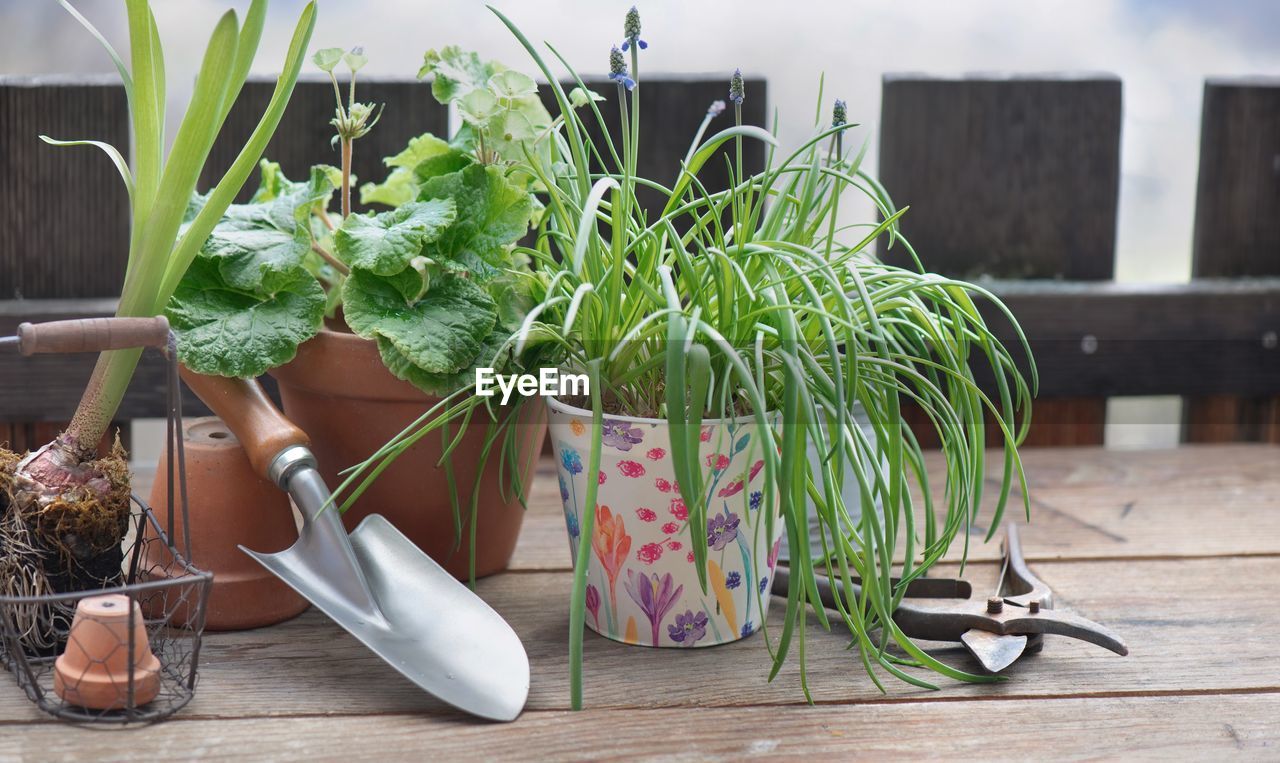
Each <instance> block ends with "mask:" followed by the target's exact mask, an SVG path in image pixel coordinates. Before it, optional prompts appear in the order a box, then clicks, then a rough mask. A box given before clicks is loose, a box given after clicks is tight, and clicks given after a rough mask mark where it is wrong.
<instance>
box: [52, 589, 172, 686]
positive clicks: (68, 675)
mask: <svg viewBox="0 0 1280 763" xmlns="http://www.w3.org/2000/svg"><path fill="white" fill-rule="evenodd" d="M130 610H132V613H133V616H132V618H131V617H130ZM131 620H132V626H133V627H132V630H133V654H132V655H130V654H129V631H130V621H131ZM130 673H132V674H133V702H132V704H131V703H130V702H129V676H130ZM53 690H54V692H55V693H57V695H58V696H59V697H61V698H62V700H63V701H64V702H66V703H68V704H71V705H78V706H80V707H86V708H89V709H91V710H121V709H124V708H128V707H130V706H132V707H135V708H136V707H141V706H142V705H145V704H147V703H148V702H150V701H151V700H153V699H155V698H156V695H157V694H159V693H160V660H159V659H157V658H156V656H155V655H154V654H152V653H151V646H150V644H149V643H148V641H147V628H146V623H145V621H144V620H143V619H142V609H141V608H140V607H139V606H138V603H137V602H134V601H131V600H130V599H129V597H128V596H124V595H122V594H107V595H104V596H89V597H87V598H84V599H81V600H80V601H79V602H77V603H76V616H75V619H74V620H72V622H71V632H70V635H68V637H67V648H66V650H65V651H64V652H63V653H62V654H61V655H60V656H59V657H58V659H57V661H56V662H55V663H54V672H53Z"/></svg>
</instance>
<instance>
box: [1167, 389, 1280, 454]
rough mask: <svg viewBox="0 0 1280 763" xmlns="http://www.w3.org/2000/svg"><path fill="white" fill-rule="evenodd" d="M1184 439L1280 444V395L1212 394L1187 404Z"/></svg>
mask: <svg viewBox="0 0 1280 763" xmlns="http://www.w3.org/2000/svg"><path fill="white" fill-rule="evenodd" d="M1182 425H1183V440H1184V441H1186V442H1194V443H1223V442H1241V441H1243V442H1267V443H1274V444H1280V397H1241V396H1239V395H1208V396H1204V397H1193V398H1188V399H1187V400H1185V401H1184V404H1183V421H1182Z"/></svg>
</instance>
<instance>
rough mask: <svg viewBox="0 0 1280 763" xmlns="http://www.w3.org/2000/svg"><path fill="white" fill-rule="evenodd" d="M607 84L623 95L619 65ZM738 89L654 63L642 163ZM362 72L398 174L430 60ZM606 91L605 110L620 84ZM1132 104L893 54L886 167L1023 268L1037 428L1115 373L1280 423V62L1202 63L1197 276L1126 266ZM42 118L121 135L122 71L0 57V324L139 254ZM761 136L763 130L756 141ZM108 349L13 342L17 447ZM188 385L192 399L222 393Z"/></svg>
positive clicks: (298, 149)
mask: <svg viewBox="0 0 1280 763" xmlns="http://www.w3.org/2000/svg"><path fill="white" fill-rule="evenodd" d="M590 84H592V85H593V86H594V87H595V89H597V90H599V91H600V92H602V93H605V94H607V95H610V96H612V91H613V85H612V83H607V82H593V83H590ZM747 87H748V91H749V93H750V97H749V98H748V100H747V102H746V114H745V118H746V120H747V121H748V122H749V123H752V124H766V123H767V117H768V112H767V110H766V104H767V95H766V84H765V83H764V82H763V81H748V83H747ZM270 88H271V83H270V82H269V81H265V80H252V81H250V82H249V83H247V84H246V86H245V89H244V91H243V92H242V94H241V97H240V101H239V102H238V103H237V104H236V106H235V107H234V108H233V109H232V111H231V114H230V116H229V117H228V121H227V125H226V127H225V128H224V130H223V133H222V135H221V136H220V138H219V142H218V144H217V146H215V148H214V150H213V155H212V158H211V160H210V163H209V173H210V174H209V175H208V176H206V178H205V180H204V184H205V185H208V184H210V183H211V182H212V180H213V179H214V178H215V177H216V176H217V175H218V174H220V173H221V172H222V171H223V170H224V169H225V167H226V166H227V165H228V164H229V163H230V161H231V159H232V158H233V156H234V152H235V151H236V150H237V148H238V146H239V144H240V142H241V141H242V140H243V139H244V137H245V136H246V135H247V134H248V132H249V131H250V130H251V129H252V126H253V124H254V123H255V122H256V119H257V115H258V114H259V113H260V111H261V109H262V107H263V105H264V104H265V101H266V98H267V97H268V95H269V92H270ZM725 90H726V87H725V82H724V81H722V80H719V79H716V80H699V79H687V78H685V79H680V78H673V79H664V80H656V79H652V78H651V79H649V80H647V81H646V83H645V88H644V90H643V91H642V93H643V95H642V97H643V98H644V102H643V111H644V113H645V121H644V126H643V131H642V136H641V141H642V144H643V145H644V150H643V154H642V159H641V166H640V168H639V171H640V173H641V174H643V175H645V176H647V177H653V178H655V179H659V180H666V179H669V178H671V177H674V175H675V173H676V171H677V166H678V161H679V159H680V158H682V157H683V156H684V153H685V151H686V149H687V147H688V141H689V139H690V137H691V136H692V133H693V131H694V129H696V127H697V125H698V123H699V122H700V121H701V119H702V117H703V115H704V114H705V112H706V109H707V107H708V105H709V104H710V102H711V101H713V100H715V99H718V98H723V97H724V96H725ZM362 96H363V98H365V99H367V100H372V101H377V102H385V103H387V104H388V109H387V111H386V113H385V115H384V116H383V118H382V121H381V122H380V123H379V124H378V126H377V127H376V128H375V129H374V131H373V132H372V133H371V134H370V136H369V137H367V138H365V139H363V140H362V141H361V142H360V143H359V144H357V151H356V162H355V172H356V174H357V175H359V176H360V178H361V179H362V180H379V179H381V178H382V176H383V173H384V172H385V170H384V168H383V167H382V166H381V163H380V160H381V157H383V156H388V155H391V154H394V153H396V152H397V151H399V150H400V148H402V147H403V146H404V144H405V142H406V141H407V140H408V138H409V137H411V136H414V135H417V134H419V133H421V132H426V131H432V132H435V133H437V134H441V133H443V132H444V131H445V128H446V126H447V122H448V116H447V114H446V112H445V110H444V109H443V108H442V107H441V106H439V104H437V103H436V102H435V101H434V100H433V99H432V98H431V96H430V93H429V91H428V88H427V87H425V86H424V85H422V84H420V83H416V82H407V81H394V80H376V79H375V80H370V81H368V82H367V83H366V84H365V86H364V88H363V90H362ZM332 98H333V93H332V89H331V87H330V86H329V85H328V83H327V81H321V80H304V81H302V82H300V83H299V85H298V87H297V90H296V91H295V95H294V98H293V100H292V102H291V103H290V105H289V108H288V110H287V111H286V112H285V116H284V119H283V121H282V123H281V126H280V129H279V131H278V132H277V134H276V137H275V138H274V140H273V141H272V143H271V145H270V147H269V148H268V150H267V156H268V157H270V158H272V159H274V160H277V161H280V162H281V164H282V165H283V167H284V170H285V172H286V174H289V175H290V176H291V177H302V176H303V175H304V174H305V172H306V169H307V167H308V166H309V165H310V164H312V163H318V162H324V161H328V162H334V161H336V158H335V156H334V152H333V151H332V149H331V148H330V145H329V138H330V135H331V132H330V128H329V126H328V124H327V122H328V119H329V118H330V117H331V115H332V111H333V101H332ZM600 107H601V109H602V110H603V111H604V112H605V113H606V117H609V116H610V115H612V114H614V113H615V109H616V103H615V100H614V99H613V98H612V97H610V98H609V99H607V100H606V101H604V102H602V103H601V104H600ZM552 111H553V113H554V108H552ZM725 119H726V117H721V120H725ZM1120 119H1121V84H1120V82H1119V81H1118V80H1116V79H1114V78H1107V77H1098V78H1034V79H1032V78H1015V79H982V80H973V79H965V80H939V79H929V78H920V77H896V76H890V77H887V78H886V79H885V84H884V98H883V117H882V124H881V130H880V133H881V138H880V144H881V155H880V175H881V178H882V180H883V181H884V183H885V185H886V186H887V187H888V189H889V191H890V192H891V193H892V194H893V196H894V198H895V199H896V200H897V201H898V202H899V203H909V204H910V205H911V207H912V209H911V210H910V212H909V213H908V215H907V216H906V218H905V219H904V222H903V229H904V232H905V233H906V234H907V235H908V236H909V237H910V238H911V240H912V241H913V243H914V244H915V245H916V247H917V249H918V251H920V252H921V254H922V257H923V258H924V260H925V262H926V264H927V265H928V266H929V267H930V268H931V269H935V270H939V271H942V272H946V273H952V274H959V275H964V276H974V275H984V276H992V277H995V278H998V279H1004V280H1001V281H998V282H996V283H995V286H994V288H995V290H996V291H997V292H998V293H999V294H1000V295H1001V296H1002V297H1003V298H1004V299H1005V300H1006V301H1007V302H1008V304H1009V305H1010V307H1011V308H1012V309H1013V311H1014V312H1015V314H1016V315H1017V316H1018V317H1019V320H1020V321H1021V322H1022V325H1023V327H1024V329H1025V330H1026V331H1027V333H1028V334H1029V336H1030V337H1031V338H1032V342H1033V347H1034V349H1035V352H1036V357H1037V361H1038V362H1039V365H1040V369H1041V377H1042V386H1041V399H1040V400H1039V401H1038V402H1037V407H1036V417H1035V418H1036V422H1037V423H1036V427H1035V430H1034V432H1033V437H1032V441H1033V442H1034V443H1039V444H1048V443H1053V444H1086V443H1098V442H1101V441H1102V432H1103V425H1104V423H1105V412H1106V398H1107V397H1111V396H1126V395H1152V394H1162V395H1183V396H1186V398H1187V400H1188V404H1187V415H1186V417H1185V419H1186V422H1187V426H1186V436H1187V438H1188V439H1190V440H1196V441H1200V440H1213V439H1269V440H1271V441H1275V442H1280V403H1278V402H1277V401H1278V400H1280V396H1278V394H1277V393H1278V392H1280V349H1278V348H1277V346H1276V345H1277V341H1276V334H1277V332H1280V280H1268V279H1267V278H1266V277H1277V276H1280V182H1278V181H1277V178H1278V177H1280V159H1278V158H1277V157H1280V83H1275V82H1220V81H1211V82H1209V83H1207V84H1206V90H1205V101H1204V127H1203V130H1202V146H1201V172H1200V187H1199V191H1198V200H1197V213H1196V214H1197V221H1196V238H1195V272H1194V276H1195V279H1196V280H1194V281H1193V282H1191V283H1190V284H1182V285H1171V286H1131V285H1125V284H1117V283H1114V282H1113V281H1112V278H1113V275H1114V272H1115V268H1114V262H1115V228H1116V203H1117V193H1118V183H1119V161H1120V140H1119V135H1120ZM722 124H723V122H722ZM39 133H46V134H49V135H53V136H56V137H70V138H81V137H93V138H100V139H106V140H110V141H111V142H112V143H114V144H116V145H118V146H121V147H122V148H123V147H124V146H126V145H127V142H128V141H127V136H128V121H127V114H126V112H125V105H124V94H123V90H122V88H121V87H120V86H119V85H118V84H108V81H107V80H99V79H84V78H77V79H75V80H67V79H48V78H12V77H7V78H0V156H3V158H4V160H5V167H6V169H7V171H6V172H5V173H4V174H3V175H2V176H0V215H3V218H2V221H3V224H2V225H0V334H3V333H10V332H12V330H13V329H14V327H15V326H16V325H17V324H18V323H20V322H21V321H24V320H49V319H56V318H64V317H78V316H92V315H107V314H110V312H111V311H112V310H113V308H114V302H113V301H112V299H111V297H112V295H113V294H115V293H116V291H117V290H118V288H119V284H120V278H121V275H122V273H123V267H124V258H125V254H126V249H127V242H128V230H127V221H126V213H125V210H126V199H125V196H124V189H123V187H122V186H121V184H120V182H119V179H118V178H117V177H116V176H115V174H114V170H113V169H112V168H111V167H110V164H109V163H108V162H107V161H106V160H105V159H103V158H102V157H100V156H97V155H96V154H95V153H93V152H92V151H91V150H89V149H78V150H77V149H54V148H50V147H45V146H43V145H42V144H40V143H39V142H38V140H37V139H36V135H38V134H39ZM763 160H764V155H763V150H762V149H761V148H760V147H759V146H753V147H752V148H751V149H750V153H749V154H748V156H747V161H748V162H749V164H751V165H752V166H754V167H759V166H762V164H763ZM721 164H722V163H721V162H717V161H712V162H709V163H708V168H709V172H710V173H711V174H709V175H708V176H707V179H708V180H709V184H710V185H711V186H712V187H716V186H717V185H723V183H724V181H725V178H724V176H723V170H722V169H720V167H721ZM717 172H718V173H721V174H720V175H719V176H717V175H716V174H714V173H717ZM247 193H248V191H246V192H245V194H247ZM884 254H885V256H886V257H888V258H889V259H890V260H893V259H894V258H895V257H896V256H897V254H896V253H895V252H887V253H884ZM1258 277H1263V278H1258ZM1010 279H1035V280H1022V281H1015V280H1010ZM1224 279H1225V280H1224ZM993 321H995V318H994V316H993ZM995 322H996V323H997V324H998V323H999V322H998V321H995ZM92 363H93V358H92V357H89V356H73V357H53V356H50V357H40V358H34V359H19V358H18V357H16V356H15V355H13V354H0V379H2V380H3V384H2V385H0V440H5V439H9V440H10V441H11V442H12V443H13V444H14V445H15V446H17V447H24V446H25V445H27V444H32V443H38V442H42V441H45V440H47V439H48V435H49V433H50V432H51V431H53V430H56V428H57V427H58V426H59V422H61V421H63V420H65V419H66V417H67V416H68V415H69V413H70V411H71V410H72V409H73V408H74V406H75V404H76V402H77V400H78V398H79V393H80V391H81V389H82V386H83V382H84V380H85V379H87V377H88V374H89V369H90V368H91V366H92ZM163 379H164V377H163V373H162V369H161V367H160V365H159V363H158V361H157V360H155V359H151V360H148V361H146V362H144V363H143V364H142V366H141V367H140V370H139V373H138V376H137V377H136V378H135V380H134V383H133V385H132V386H131V387H130V391H129V395H128V396H127V397H126V400H125V403H124V405H123V406H122V408H121V411H120V414H119V417H120V419H121V420H128V419H132V418H137V417H150V416H160V415H162V414H163V411H162V407H161V406H162V401H163V396H161V395H159V394H158V392H159V391H160V390H161V389H162V387H163ZM187 402H188V406H187V407H188V410H189V411H190V412H192V413H197V412H201V411H202V410H203V407H202V406H200V405H199V403H198V402H197V401H194V399H193V398H191V397H190V396H188V401H187ZM1267 417H1269V418H1267Z"/></svg>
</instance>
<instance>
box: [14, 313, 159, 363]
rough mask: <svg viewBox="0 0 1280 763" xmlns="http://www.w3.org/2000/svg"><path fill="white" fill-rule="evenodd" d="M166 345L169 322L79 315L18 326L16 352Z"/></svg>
mask: <svg viewBox="0 0 1280 763" xmlns="http://www.w3.org/2000/svg"><path fill="white" fill-rule="evenodd" d="M168 345H169V321H167V320H166V319H165V318H164V316H156V317H154V318H80V319H75V320H68V321H50V322H48V323H23V324H22V325H20V326H18V351H19V352H21V353H22V354H23V355H36V354H46V353H71V352H102V351H104V350H127V349H132V348H135V347H155V348H157V349H160V350H164V349H166V348H167V347H168Z"/></svg>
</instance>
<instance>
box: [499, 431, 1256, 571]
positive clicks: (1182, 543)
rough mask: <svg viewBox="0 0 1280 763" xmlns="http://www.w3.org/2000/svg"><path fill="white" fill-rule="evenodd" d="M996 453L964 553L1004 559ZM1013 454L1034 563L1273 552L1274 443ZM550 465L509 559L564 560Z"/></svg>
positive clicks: (1016, 509)
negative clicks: (989, 535) (1025, 496)
mask: <svg viewBox="0 0 1280 763" xmlns="http://www.w3.org/2000/svg"><path fill="white" fill-rule="evenodd" d="M999 455H1000V454H999V452H998V451H990V453H989V456H988V458H987V496H986V499H985V504H984V506H983V507H982V509H981V510H980V512H979V518H978V522H977V524H975V526H974V528H973V538H972V539H971V544H970V547H969V558H970V559H976V560H993V559H999V558H1000V549H999V544H998V543H996V542H992V543H988V544H984V543H982V542H981V541H982V537H983V536H985V534H986V530H987V527H988V526H989V525H988V522H989V518H990V517H991V513H992V510H993V508H994V497H995V494H996V493H998V492H999V489H1000V483H999V477H1000V467H1001V464H1002V461H1001V460H1000V458H999ZM1021 455H1022V460H1023V465H1024V467H1025V468H1026V472H1027V482H1028V484H1029V486H1030V489H1031V496H1032V508H1031V522H1030V523H1029V524H1026V523H1025V522H1024V519H1025V516H1024V514H1023V511H1022V504H1021V499H1019V498H1017V497H1016V493H1015V498H1014V502H1013V503H1012V504H1011V505H1010V507H1009V509H1008V513H1007V518H1008V519H1009V520H1016V521H1018V522H1019V523H1020V524H1024V525H1025V526H1024V528H1023V531H1022V537H1023V545H1024V551H1025V553H1026V555H1027V557H1028V558H1029V559H1031V560H1033V561H1040V560H1086V559H1107V558H1117V557H1122V558H1126V559H1148V558H1151V559H1167V558H1177V557H1216V556H1232V555H1240V554H1253V555H1262V554H1280V447H1275V446H1268V445H1233V446H1214V447H1182V448H1178V449H1176V450H1149V451H1110V450H1101V449H1095V448H1030V449H1025V450H1023V451H1022V454H1021ZM925 458H926V461H927V464H928V467H929V479H930V482H931V484H933V485H934V489H935V490H941V489H942V484H943V478H944V476H945V469H946V466H945V462H944V460H943V458H942V454H941V453H940V452H931V453H927V454H926V456H925ZM553 468H554V467H553V464H552V463H551V462H549V461H544V462H543V464H542V465H541V467H540V468H539V470H538V473H537V478H536V479H535V480H534V483H533V493H532V494H531V496H530V503H529V511H528V516H527V517H526V519H525V524H524V528H523V530H521V534H520V542H519V543H518V544H517V545H516V552H515V556H514V557H513V558H512V562H511V566H512V569H518V570H568V569H569V542H568V539H567V537H566V535H565V529H564V514H563V509H562V508H561V504H560V495H559V492H558V487H557V484H556V478H555V473H554V471H553ZM917 492H918V491H917ZM1210 517H1211V518H1212V520H1210V519H1208V518H1210ZM1208 524H1211V525H1212V532H1206V530H1205V528H1206V527H1207V526H1208ZM961 551H962V548H961V546H960V543H959V540H957V545H956V547H955V548H953V549H952V552H951V554H950V557H949V558H951V559H953V560H959V558H960V554H961Z"/></svg>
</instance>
